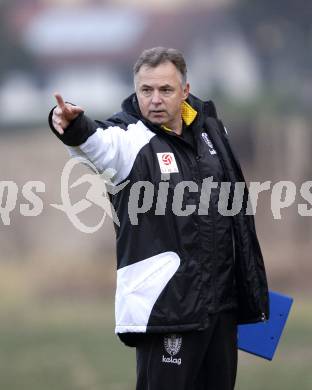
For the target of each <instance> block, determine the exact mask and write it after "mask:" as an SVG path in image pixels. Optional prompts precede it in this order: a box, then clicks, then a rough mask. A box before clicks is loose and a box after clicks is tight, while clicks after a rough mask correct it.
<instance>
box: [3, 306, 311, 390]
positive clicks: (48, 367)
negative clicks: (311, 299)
mask: <svg viewBox="0 0 312 390" xmlns="http://www.w3.org/2000/svg"><path fill="white" fill-rule="evenodd" d="M2 306H3V307H2ZM0 308H1V311H0V321H1V322H0V389H1V390H50V389H51V390H56V389H57V390H133V389H134V383H135V353H134V350H133V349H129V348H126V347H124V346H123V345H122V344H121V343H120V342H119V341H118V339H117V338H116V337H115V336H114V330H113V316H114V313H113V307H112V300H111V301H110V302H109V303H105V302H92V303H91V302H84V303H82V302H80V303H78V302H70V301H67V302H64V301H63V302H54V303H53V304H52V303H50V302H41V303H38V302H37V303H34V302H31V303H29V302H28V303H25V302H24V303H23V304H21V303H20V304H18V303H15V304H14V305H12V304H10V305H9V306H8V305H5V304H1V307H0ZM311 309H312V305H310V304H307V303H304V302H301V303H298V302H295V306H294V308H293V312H292V315H291V317H290V319H289V323H288V325H287V328H286V331H285V334H284V335H283V338H282V340H281V345H280V348H279V350H278V351H277V353H276V356H275V359H274V361H273V362H267V361H265V360H262V359H260V358H257V357H254V356H251V355H248V354H246V353H240V360H239V374H238V378H237V386H236V389H239V390H264V389H265V390H276V389H281V390H299V389H300V390H308V389H312V348H311V347H312V344H311V329H312V310H311ZM176 390H177V389H176ZM190 390H191V389H190Z"/></svg>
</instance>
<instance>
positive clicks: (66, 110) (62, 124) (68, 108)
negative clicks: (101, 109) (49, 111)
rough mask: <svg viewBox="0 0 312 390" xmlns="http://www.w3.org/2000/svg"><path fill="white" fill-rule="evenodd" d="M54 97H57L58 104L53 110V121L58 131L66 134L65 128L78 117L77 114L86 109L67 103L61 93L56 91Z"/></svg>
mask: <svg viewBox="0 0 312 390" xmlns="http://www.w3.org/2000/svg"><path fill="white" fill-rule="evenodd" d="M54 97H55V99H56V102H57V106H56V107H55V108H54V110H53V115H52V123H53V126H54V128H55V130H56V131H57V132H58V133H60V134H64V130H65V129H66V128H67V126H68V125H69V124H70V122H71V121H72V120H74V119H75V118H77V116H78V115H79V114H80V113H82V112H83V111H84V110H83V109H82V108H81V107H79V106H74V105H72V104H70V103H65V102H64V100H63V98H62V96H61V95H60V94H59V93H55V94H54Z"/></svg>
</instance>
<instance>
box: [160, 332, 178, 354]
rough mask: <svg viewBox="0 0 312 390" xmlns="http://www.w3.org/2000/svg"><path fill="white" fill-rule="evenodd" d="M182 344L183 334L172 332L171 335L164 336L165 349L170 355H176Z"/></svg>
mask: <svg viewBox="0 0 312 390" xmlns="http://www.w3.org/2000/svg"><path fill="white" fill-rule="evenodd" d="M181 345H182V336H180V335H178V334H171V335H169V336H165V338H164V346H165V350H166V351H167V352H168V353H169V355H170V356H174V355H176V354H177V353H178V352H179V351H180V349H181Z"/></svg>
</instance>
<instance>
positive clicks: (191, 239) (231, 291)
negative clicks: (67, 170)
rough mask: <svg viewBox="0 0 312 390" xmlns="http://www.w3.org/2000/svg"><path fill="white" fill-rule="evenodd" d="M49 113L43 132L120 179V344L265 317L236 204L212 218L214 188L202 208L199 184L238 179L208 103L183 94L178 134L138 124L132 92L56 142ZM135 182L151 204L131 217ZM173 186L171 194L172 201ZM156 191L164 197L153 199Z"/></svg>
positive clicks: (260, 281)
mask: <svg viewBox="0 0 312 390" xmlns="http://www.w3.org/2000/svg"><path fill="white" fill-rule="evenodd" d="M51 117H52V112H51V113H50V119H49V123H50V127H51V128H52V130H53V131H54V133H55V134H56V135H57V136H58V137H59V138H60V139H61V140H62V141H63V142H64V143H65V144H66V145H67V147H68V149H69V152H70V154H71V155H72V156H83V157H86V158H87V159H88V160H90V161H91V162H92V163H93V164H94V165H95V166H96V167H97V169H98V171H99V172H103V171H105V170H106V169H108V168H113V169H114V170H115V171H116V174H115V176H114V177H113V178H112V182H113V184H114V185H119V184H121V183H125V182H126V181H129V182H128V184H127V185H126V186H125V187H124V189H123V190H122V191H120V192H118V193H117V194H115V195H111V200H112V204H113V205H114V208H115V210H116V213H117V215H118V218H119V221H120V226H115V228H116V239H117V291H116V302H115V314H116V333H118V334H119V335H120V336H121V338H122V339H126V338H125V337H124V338H123V337H122V336H123V335H124V336H126V335H129V334H130V335H131V334H133V333H150V332H171V331H173V332H176V331H187V330H201V329H205V328H206V327H207V326H208V324H209V316H210V315H211V314H212V313H217V312H219V311H222V310H227V309H235V310H237V315H238V322H239V323H249V322H257V321H261V320H262V319H264V318H267V317H268V315H269V313H268V307H269V305H268V288H267V281H266V275H265V269H264V263H263V259H262V254H261V250H260V247H259V243H258V240H257V236H256V231H255V225H254V219H253V216H251V215H245V213H244V208H243V209H242V210H241V211H240V212H239V213H238V214H237V215H235V216H232V217H226V216H222V215H220V213H219V212H218V199H219V190H220V185H218V186H217V188H213V189H212V190H211V195H210V202H209V204H208V203H207V202H206V203H205V198H204V195H203V193H204V192H203V191H202V189H203V180H204V179H206V180H207V179H209V178H211V179H212V178H213V181H214V182H218V183H220V182H222V181H228V182H230V183H236V182H238V181H239V182H244V177H243V174H242V172H241V168H240V166H239V164H238V162H237V160H236V158H235V156H234V155H233V152H232V150H231V148H230V145H229V142H228V138H227V134H226V132H225V130H224V127H223V125H222V123H221V121H220V120H219V119H218V118H217V115H216V111H215V107H214V105H213V103H212V102H211V101H209V102H203V101H201V100H199V99H198V98H196V97H194V96H192V95H190V97H189V98H188V100H187V102H186V104H185V105H184V107H183V119H184V122H185V130H184V132H183V133H184V136H182V137H181V136H178V135H176V134H175V133H174V132H170V131H168V129H163V128H161V127H159V126H157V125H153V124H152V123H150V122H149V121H147V120H146V119H145V118H143V117H142V115H141V113H140V110H139V107H138V104H137V101H136V95H135V94H133V95H131V96H130V97H129V98H127V99H126V100H125V101H124V102H123V105H122V111H121V112H120V113H117V114H115V115H113V116H112V117H111V118H109V119H108V120H106V121H102V122H100V121H93V120H91V119H89V118H88V117H86V116H85V115H84V114H81V115H80V116H79V117H78V118H77V119H75V120H74V121H73V122H72V123H71V125H70V126H69V127H68V128H67V129H66V131H65V133H64V134H63V135H62V136H61V135H59V134H58V133H57V132H56V131H55V130H54V129H53V125H52V121H51ZM166 174H167V175H166ZM138 182H139V185H140V186H141V187H140V188H141V190H142V196H143V193H144V190H145V193H147V192H148V191H152V202H151V203H150V204H149V205H144V204H143V200H142V199H143V197H140V199H139V206H140V205H141V206H142V207H143V209H144V207H145V208H146V211H145V212H142V213H136V214H135V215H132V214H131V211H130V212H129V205H128V203H129V200H130V199H131V191H133V188H135V186H137V185H138V184H137V183H138ZM181 182H183V183H181ZM144 183H145V184H144ZM177 186H178V188H179V190H180V192H179V193H181V190H182V194H183V195H182V196H181V197H180V198H179V197H178V196H176V198H174V197H175V189H176V188H177ZM179 186H180V187H179ZM161 191H165V192H164V194H165V195H166V196H165V198H162V197H161V196H158V194H159V193H160V192H161ZM245 195H247V191H246V193H245ZM163 199H166V202H165V201H164V200H163ZM173 199H175V202H173ZM140 202H141V203H140ZM177 202H178V205H179V207H178V209H177V207H176V203H177ZM172 203H174V204H175V206H174V207H172ZM137 206H138V204H137ZM139 206H138V207H139ZM205 211H206V212H205Z"/></svg>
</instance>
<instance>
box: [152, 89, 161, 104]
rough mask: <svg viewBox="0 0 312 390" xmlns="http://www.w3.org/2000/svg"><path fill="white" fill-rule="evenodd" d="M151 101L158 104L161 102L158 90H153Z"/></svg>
mask: <svg viewBox="0 0 312 390" xmlns="http://www.w3.org/2000/svg"><path fill="white" fill-rule="evenodd" d="M152 103H153V104H160V103H161V96H160V94H159V91H154V92H153V95H152Z"/></svg>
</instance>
